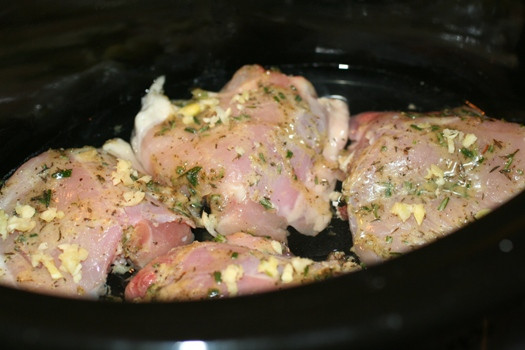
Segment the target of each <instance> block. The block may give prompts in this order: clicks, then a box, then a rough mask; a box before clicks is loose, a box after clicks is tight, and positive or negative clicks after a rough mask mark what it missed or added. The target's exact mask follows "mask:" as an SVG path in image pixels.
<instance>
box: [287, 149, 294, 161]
mask: <svg viewBox="0 0 525 350" xmlns="http://www.w3.org/2000/svg"><path fill="white" fill-rule="evenodd" d="M292 157H293V152H292V151H290V150H287V151H286V158H288V159H290V158H292Z"/></svg>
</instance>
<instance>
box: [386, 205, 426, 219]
mask: <svg viewBox="0 0 525 350" xmlns="http://www.w3.org/2000/svg"><path fill="white" fill-rule="evenodd" d="M390 212H391V213H392V214H395V215H397V216H398V217H399V218H400V219H401V221H403V222H405V221H407V220H408V218H409V217H410V216H411V215H412V214H414V219H416V222H417V224H418V225H421V224H422V223H423V219H424V218H425V215H426V210H425V207H424V206H423V204H407V203H401V202H396V203H394V205H393V206H392V209H391V210H390Z"/></svg>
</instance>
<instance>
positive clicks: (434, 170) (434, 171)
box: [425, 164, 445, 186]
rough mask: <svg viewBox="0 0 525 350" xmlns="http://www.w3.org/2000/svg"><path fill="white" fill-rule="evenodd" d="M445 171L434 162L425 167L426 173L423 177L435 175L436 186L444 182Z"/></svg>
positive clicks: (427, 177)
mask: <svg viewBox="0 0 525 350" xmlns="http://www.w3.org/2000/svg"><path fill="white" fill-rule="evenodd" d="M444 176H445V172H444V171H443V170H441V168H440V167H438V166H437V165H435V164H431V165H430V168H429V169H427V175H426V176H425V179H431V178H432V177H436V178H437V179H436V184H437V185H438V186H443V185H444V184H445V179H444Z"/></svg>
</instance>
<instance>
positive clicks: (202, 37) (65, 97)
mask: <svg viewBox="0 0 525 350" xmlns="http://www.w3.org/2000/svg"><path fill="white" fill-rule="evenodd" d="M524 20H525V15H524V5H523V4H522V3H521V1H518V0H517V1H511V0H509V1H501V2H498V1H464V2H457V1H453V0H437V1H434V2H432V3H429V2H420V1H415V0H412V1H410V0H404V1H387V0H383V1H381V0H378V1H369V2H365V1H352V2H339V1H329V0H324V1H293V0H291V1H266V2H263V3H256V4H250V3H249V2H241V1H238V2H237V1H236V2H228V3H224V2H217V1H202V0H201V1H177V2H169V1H149V2H148V3H146V2H141V1H119V0H112V1H77V2H74V3H70V2H58V1H49V0H43V1H39V2H36V3H35V2H32V1H22V0H19V1H17V2H16V3H15V2H10V3H9V4H5V5H4V6H2V9H1V10H0V26H1V31H0V33H1V34H0V77H1V79H0V137H1V139H2V142H1V143H0V152H1V153H0V154H1V159H2V162H1V163H0V172H1V174H4V175H6V176H7V175H8V174H9V173H10V172H11V171H12V170H13V169H15V168H16V167H17V166H18V165H20V164H21V163H22V162H23V161H24V160H25V159H27V158H28V157H30V156H32V155H35V154H37V153H39V152H41V151H43V150H46V149H48V148H50V147H52V148H57V147H64V148H66V147H79V146H83V145H94V146H100V145H101V144H102V143H103V142H104V141H105V140H106V139H108V138H111V137H115V136H118V137H123V138H129V135H130V132H131V129H132V123H133V117H134V115H135V114H136V112H137V111H138V110H139V107H140V97H141V96H142V95H143V93H144V90H145V88H146V87H148V86H149V85H150V83H151V81H152V80H153V79H154V78H156V77H157V76H158V75H161V74H162V75H166V77H167V86H166V92H167V94H168V96H171V97H180V98H184V97H187V96H189V89H190V88H191V87H194V86H200V87H203V88H206V89H210V90H213V89H217V88H219V87H220V86H222V85H223V84H224V83H225V82H226V81H227V80H228V78H229V77H230V75H231V74H232V73H233V72H234V71H235V70H236V69H238V68H239V67H240V66H241V65H243V64H251V63H259V64H262V65H265V66H267V67H270V66H277V67H279V68H280V69H281V70H282V71H283V72H285V73H289V74H301V75H304V76H305V77H306V78H308V79H309V80H311V81H312V82H313V84H314V86H315V87H316V89H317V91H318V93H319V95H342V96H344V97H345V98H346V99H347V100H348V102H349V105H350V109H351V112H352V113H354V114H355V113H358V112H361V111H366V110H403V109H407V108H408V105H409V104H413V105H414V106H415V107H416V109H417V110H420V111H429V110H437V109H442V108H446V107H455V106H457V105H461V104H463V103H465V101H469V102H470V103H473V104H475V105H476V106H478V107H479V108H481V109H483V110H485V111H486V112H487V114H488V115H491V116H494V117H499V118H505V119H507V120H512V121H516V122H522V123H523V122H525V100H524V99H523V97H524V96H525V89H524V87H525V84H524V83H523V81H524V78H525V71H524V69H523V64H524V60H525V42H524V40H525V39H524V38H525V37H524V30H523V23H524ZM524 214H525V194H523V193H522V194H521V195H519V196H517V197H516V198H514V199H513V200H511V201H510V202H509V203H507V204H505V205H504V206H502V207H501V208H500V209H498V210H496V211H494V212H493V213H491V214H490V215H488V216H486V217H484V218H483V219H481V220H479V221H477V222H475V223H473V224H471V225H469V226H467V227H465V228H464V229H462V230H461V231H459V232H457V233H455V234H453V235H451V236H449V237H446V238H444V239H442V240H440V241H438V242H436V243H435V244H432V245H430V246H428V247H425V248H423V249H420V250H418V251H416V252H413V253H410V254H407V255H405V256H403V257H400V258H398V259H395V260H393V261H390V262H388V263H385V264H383V265H379V266H375V267H372V268H369V269H367V270H365V271H362V272H358V273H354V274H351V275H347V276H343V277H339V278H334V279H331V280H328V281H324V282H321V283H316V284H312V285H308V286H304V287H299V288H292V289H289V290H284V291H279V292H274V293H266V294H261V295H254V296H247V297H238V298H233V299H223V300H213V301H199V302H177V303H169V304H147V305H144V304H141V305H137V304H128V303H118V302H109V301H96V302H94V301H79V300H69V299H60V298H54V297H51V296H43V295H37V294H32V293H26V292H22V291H17V290H13V289H9V288H0V344H2V345H0V347H1V348H3V349H5V348H20V349H31V348H49V349H67V348H74V349H125V348H126V349H127V348H131V349H196V350H198V349H230V348H231V349H281V348H283V349H284V348H290V349H317V348H319V349H326V348H352V349H361V348H381V349H384V348H403V349H407V348H426V349H518V348H522V347H525V333H524V331H523V330H524V329H525V328H524V327H525V298H524V297H525V273H523V268H524V267H525V216H524ZM331 231H332V232H335V236H333V235H327V234H326V233H324V234H321V235H320V237H317V238H314V239H312V238H304V237H300V236H298V235H294V234H292V236H291V237H290V242H291V245H292V248H293V250H294V251H295V252H296V253H297V254H300V255H307V256H310V257H313V258H322V257H323V256H325V255H326V254H327V253H328V252H329V251H331V250H332V249H336V248H337V249H345V250H348V249H349V248H350V245H351V239H350V234H349V231H348V228H347V226H346V224H345V223H341V222H334V223H333V227H332V228H331Z"/></svg>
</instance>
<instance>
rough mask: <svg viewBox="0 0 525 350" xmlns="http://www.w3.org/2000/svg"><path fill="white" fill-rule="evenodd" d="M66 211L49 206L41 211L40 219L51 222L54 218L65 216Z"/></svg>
mask: <svg viewBox="0 0 525 350" xmlns="http://www.w3.org/2000/svg"><path fill="white" fill-rule="evenodd" d="M64 215H65V214H64V212H63V211H62V210H57V208H55V207H49V208H47V209H46V210H44V211H43V212H42V213H40V219H42V220H44V221H45V222H51V221H53V220H54V219H62V218H63V217H64Z"/></svg>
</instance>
